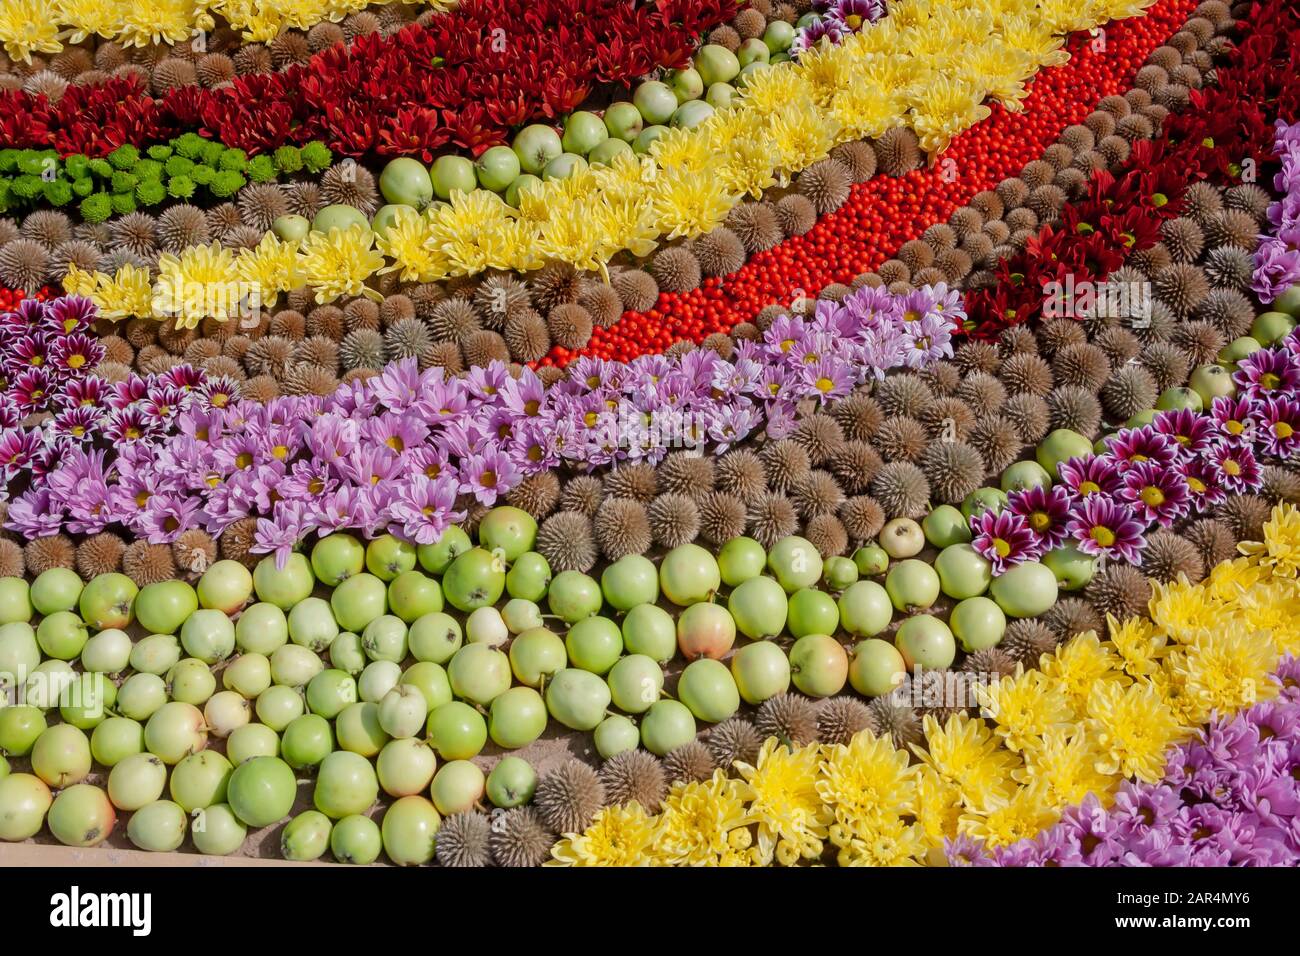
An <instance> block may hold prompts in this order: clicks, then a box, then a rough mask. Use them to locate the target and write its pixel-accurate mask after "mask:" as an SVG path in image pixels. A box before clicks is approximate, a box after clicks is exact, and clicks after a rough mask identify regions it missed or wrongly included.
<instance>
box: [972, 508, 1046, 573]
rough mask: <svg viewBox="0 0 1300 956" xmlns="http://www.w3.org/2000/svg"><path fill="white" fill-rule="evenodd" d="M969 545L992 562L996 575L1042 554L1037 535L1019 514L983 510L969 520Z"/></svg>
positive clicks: (1007, 511)
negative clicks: (970, 535)
mask: <svg viewBox="0 0 1300 956" xmlns="http://www.w3.org/2000/svg"><path fill="white" fill-rule="evenodd" d="M971 532H972V534H973V535H974V538H973V540H972V541H971V547H973V548H974V549H975V550H976V552H978V553H979V554H980V555H982V556H983V557H984V558H986V559H987V560H988V561H989V563H990V564H992V565H993V573H994V574H995V575H997V574H1002V573H1003V572H1004V571H1006V570H1007V569H1008V568H1012V567H1015V566H1016V565H1017V564H1019V563H1020V562H1022V561H1032V560H1034V559H1036V558H1038V557H1039V556H1041V554H1042V549H1041V546H1040V543H1039V541H1038V539H1037V536H1036V535H1035V534H1034V532H1033V531H1032V530H1031V529H1030V527H1029V521H1028V520H1027V519H1026V518H1025V516H1024V515H1022V514H1016V513H1013V512H1012V511H1010V510H1005V511H1001V512H998V513H996V514H995V513H994V512H992V511H985V512H984V513H983V514H981V515H979V516H978V517H974V518H972V519H971Z"/></svg>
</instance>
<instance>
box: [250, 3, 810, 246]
mask: <svg viewBox="0 0 1300 956" xmlns="http://www.w3.org/2000/svg"><path fill="white" fill-rule="evenodd" d="M794 37H795V28H794V27H792V26H791V25H790V24H788V23H785V22H784V21H780V20H775V21H773V22H772V23H770V24H768V27H767V30H766V32H765V33H764V35H763V36H762V37H761V38H753V39H750V40H746V41H745V42H744V43H742V44H741V45H740V47H739V49H738V50H736V52H734V53H733V52H732V51H730V50H728V49H727V48H726V47H723V46H719V45H717V44H706V45H704V46H702V47H701V48H700V49H699V50H698V51H697V52H696V54H695V57H694V60H693V62H692V65H691V66H689V67H686V68H684V69H680V70H670V71H668V72H667V73H666V74H665V75H664V77H663V79H657V80H643V81H642V82H641V83H639V84H638V85H637V87H636V89H635V90H633V92H632V97H631V99H630V100H619V101H617V102H615V103H611V104H610V105H609V106H608V107H606V108H605V109H604V110H602V111H601V112H599V113H597V112H593V111H590V110H578V111H576V112H574V113H571V114H569V115H568V116H567V117H565V118H564V119H563V121H562V122H561V123H560V124H558V125H559V128H558V129H557V128H556V127H555V126H551V125H547V124H544V123H534V124H531V125H529V126H525V127H524V128H523V129H521V130H519V132H518V133H516V134H515V137H514V139H513V141H512V142H511V144H510V145H509V146H492V147H490V148H488V149H486V150H484V151H483V153H482V154H481V155H480V156H479V157H478V159H476V160H470V159H468V158H466V157H464V156H457V155H454V154H448V155H445V156H439V157H438V158H437V159H436V160H434V162H433V163H432V164H431V165H428V166H426V165H425V164H423V163H421V162H420V161H419V160H417V159H412V158H410V157H399V158H397V159H394V160H390V161H389V162H388V163H387V164H386V165H385V166H384V168H383V170H382V171H381V173H380V176H379V190H380V192H381V193H382V194H383V197H384V200H385V202H386V203H387V205H384V206H383V207H381V208H380V209H379V210H378V212H376V214H375V216H374V219H373V221H370V220H367V218H366V216H365V215H364V214H363V213H362V212H361V211H360V210H359V209H356V208H355V207H353V206H348V205H342V204H335V205H330V206H326V207H324V208H323V209H321V210H320V212H318V213H317V214H316V216H315V218H314V219H313V220H311V221H308V220H307V219H306V218H305V217H303V216H299V215H286V216H281V217H280V218H278V219H276V220H275V222H274V223H273V224H272V228H273V230H274V231H275V233H276V234H277V235H278V236H279V237H280V238H281V239H285V240H290V239H301V238H303V237H304V236H306V235H307V233H308V232H309V231H311V230H313V229H315V230H319V231H322V232H328V231H329V230H330V229H331V228H334V227H338V228H344V229H346V228H347V227H348V226H351V225H353V224H354V223H359V224H362V225H365V224H367V223H369V224H370V225H371V227H372V228H373V229H374V230H375V232H378V233H382V232H384V231H385V230H387V229H388V228H389V227H390V226H392V225H393V223H394V222H395V221H396V219H397V217H398V215H399V214H400V210H401V209H404V208H409V209H414V210H416V211H421V210H423V209H425V208H426V207H428V206H429V205H430V204H432V203H435V202H446V201H449V200H450V199H451V197H452V194H453V193H455V192H464V193H470V192H473V191H474V190H475V189H485V190H489V191H491V192H494V193H498V194H500V195H502V196H504V198H505V201H506V203H507V204H508V205H511V206H518V205H519V194H520V191H521V190H527V189H530V188H532V187H534V186H536V185H537V184H538V183H540V182H542V181H544V180H548V179H566V178H568V177H569V176H571V175H572V174H573V172H574V170H576V169H582V168H584V167H585V166H587V165H588V164H591V165H607V164H609V163H611V162H613V161H614V159H615V158H616V157H617V156H619V155H620V154H622V153H629V154H630V153H638V154H644V153H648V152H649V151H650V147H651V145H652V144H653V143H654V141H655V140H657V139H658V138H659V137H661V136H663V135H664V134H665V133H666V132H668V130H669V129H690V128H691V127H694V126H697V125H699V124H700V123H702V122H704V121H705V120H706V119H708V118H709V117H710V116H712V115H713V113H714V110H716V109H725V108H727V107H729V106H731V105H732V103H733V101H734V100H735V97H736V91H737V88H738V87H743V86H744V85H745V82H746V80H747V78H748V77H749V76H750V75H751V74H753V73H754V72H755V71H758V70H762V69H766V68H767V67H768V66H770V65H772V64H774V63H779V62H781V61H783V60H788V59H789V53H788V52H787V51H788V50H789V48H790V44H791V43H792V42H793V41H794Z"/></svg>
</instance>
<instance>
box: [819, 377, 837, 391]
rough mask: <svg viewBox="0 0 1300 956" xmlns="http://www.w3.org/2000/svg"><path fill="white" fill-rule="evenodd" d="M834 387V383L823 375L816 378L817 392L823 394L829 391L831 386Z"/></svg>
mask: <svg viewBox="0 0 1300 956" xmlns="http://www.w3.org/2000/svg"><path fill="white" fill-rule="evenodd" d="M834 387H835V383H834V382H832V381H831V380H830V379H829V378H827V377H826V376H825V375H823V376H822V377H821V378H819V379H817V391H819V392H821V393H823V394H825V393H826V392H829V391H830V390H831V389H832V388H834Z"/></svg>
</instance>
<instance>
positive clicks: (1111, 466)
mask: <svg viewBox="0 0 1300 956" xmlns="http://www.w3.org/2000/svg"><path fill="white" fill-rule="evenodd" d="M1056 471H1057V474H1059V475H1060V476H1061V485H1062V486H1064V487H1065V488H1067V489H1068V490H1069V491H1070V493H1071V494H1073V495H1075V496H1076V497H1079V498H1087V497H1088V496H1090V495H1103V496H1105V495H1110V496H1113V495H1116V494H1118V493H1119V489H1120V486H1121V485H1122V483H1123V481H1122V479H1121V478H1120V472H1119V468H1118V467H1117V466H1116V464H1115V462H1114V461H1112V460H1111V459H1110V458H1108V457H1106V456H1104V455H1086V456H1084V457H1082V458H1070V459H1068V460H1066V461H1063V462H1059V463H1058V464H1057V466H1056Z"/></svg>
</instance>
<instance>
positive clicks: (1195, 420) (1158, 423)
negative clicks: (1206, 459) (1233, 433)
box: [1151, 408, 1215, 455]
mask: <svg viewBox="0 0 1300 956" xmlns="http://www.w3.org/2000/svg"><path fill="white" fill-rule="evenodd" d="M1151 427H1152V428H1153V429H1154V430H1155V431H1156V432H1158V433H1159V434H1161V435H1164V436H1165V437H1166V438H1169V439H1172V440H1173V442H1174V446H1175V449H1176V450H1177V451H1178V452H1180V453H1181V454H1182V455H1199V454H1201V453H1202V452H1204V451H1205V450H1206V449H1207V448H1209V447H1210V445H1211V444H1212V443H1213V441H1214V437H1215V427H1214V423H1213V422H1212V421H1211V420H1210V419H1208V418H1207V417H1206V416H1205V415H1203V414H1202V413H1200V412H1195V411H1192V410H1191V409H1190V408H1179V409H1176V410H1173V411H1166V412H1159V413H1158V414H1157V415H1156V416H1155V418H1153V419H1152V420H1151Z"/></svg>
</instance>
